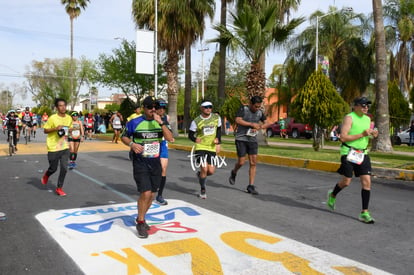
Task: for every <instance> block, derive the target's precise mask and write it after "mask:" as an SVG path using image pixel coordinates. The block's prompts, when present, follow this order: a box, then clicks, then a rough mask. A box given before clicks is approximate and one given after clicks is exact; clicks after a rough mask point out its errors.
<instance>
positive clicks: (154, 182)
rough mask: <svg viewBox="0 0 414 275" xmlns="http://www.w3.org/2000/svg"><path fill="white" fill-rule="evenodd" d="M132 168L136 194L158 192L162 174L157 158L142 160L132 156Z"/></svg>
mask: <svg viewBox="0 0 414 275" xmlns="http://www.w3.org/2000/svg"><path fill="white" fill-rule="evenodd" d="M132 168H133V174H134V180H135V183H136V185H137V189H138V192H140V193H142V192H145V191H151V192H153V193H155V192H157V191H158V188H159V187H160V182H161V172H162V170H161V162H160V159H159V158H155V159H143V158H141V157H138V156H137V155H136V154H133V160H132Z"/></svg>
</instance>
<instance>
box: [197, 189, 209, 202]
mask: <svg viewBox="0 0 414 275" xmlns="http://www.w3.org/2000/svg"><path fill="white" fill-rule="evenodd" d="M198 197H199V198H200V199H203V200H205V199H207V194H206V190H205V189H201V192H200V194H198Z"/></svg>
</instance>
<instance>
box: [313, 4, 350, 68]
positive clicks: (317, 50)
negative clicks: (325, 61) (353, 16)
mask: <svg viewBox="0 0 414 275" xmlns="http://www.w3.org/2000/svg"><path fill="white" fill-rule="evenodd" d="M340 11H347V12H351V11H353V8H351V7H349V8H342V9H340V10H336V11H332V12H329V13H326V14H324V15H322V16H316V39H315V71H317V70H318V63H319V62H318V61H319V60H318V59H319V57H318V56H319V20H320V19H321V18H324V17H325V16H328V15H331V14H335V13H338V12H340Z"/></svg>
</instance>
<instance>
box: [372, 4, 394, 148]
mask: <svg viewBox="0 0 414 275" xmlns="http://www.w3.org/2000/svg"><path fill="white" fill-rule="evenodd" d="M372 9H373V13H374V29H375V59H376V62H375V101H376V114H377V115H376V118H375V125H377V128H378V133H379V135H378V138H376V139H374V142H373V143H372V150H374V151H382V152H392V145H391V140H390V117H389V112H388V110H389V109H388V89H387V63H386V62H387V52H386V48H385V31H384V22H383V15H382V2H381V0H372Z"/></svg>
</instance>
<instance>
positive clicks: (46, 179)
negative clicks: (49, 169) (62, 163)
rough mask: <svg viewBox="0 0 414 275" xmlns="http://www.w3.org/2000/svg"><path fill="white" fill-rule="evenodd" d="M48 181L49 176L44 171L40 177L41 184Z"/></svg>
mask: <svg viewBox="0 0 414 275" xmlns="http://www.w3.org/2000/svg"><path fill="white" fill-rule="evenodd" d="M48 181H49V176H48V175H46V173H44V174H43V177H42V184H47V182H48Z"/></svg>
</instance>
